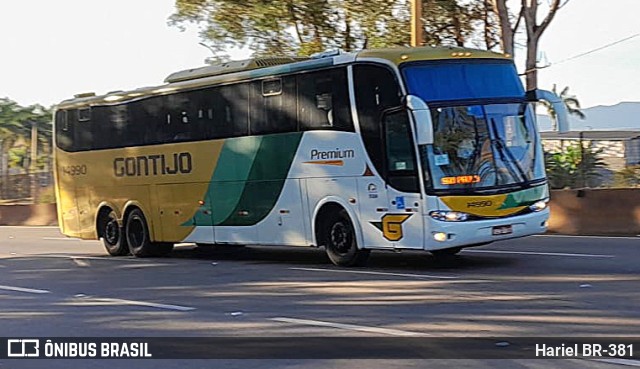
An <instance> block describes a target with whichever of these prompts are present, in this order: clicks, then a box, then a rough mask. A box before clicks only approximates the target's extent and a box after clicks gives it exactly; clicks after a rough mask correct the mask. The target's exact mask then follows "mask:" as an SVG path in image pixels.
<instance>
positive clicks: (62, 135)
mask: <svg viewBox="0 0 640 369" xmlns="http://www.w3.org/2000/svg"><path fill="white" fill-rule="evenodd" d="M56 145H57V146H58V147H59V148H60V149H62V150H64V151H72V145H73V127H72V126H71V125H70V124H69V121H68V120H67V111H66V110H58V111H57V112H56Z"/></svg>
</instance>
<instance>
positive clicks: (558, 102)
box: [527, 90, 569, 133]
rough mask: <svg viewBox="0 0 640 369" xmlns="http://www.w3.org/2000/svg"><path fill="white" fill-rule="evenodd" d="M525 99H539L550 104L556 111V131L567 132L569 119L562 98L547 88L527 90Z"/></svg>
mask: <svg viewBox="0 0 640 369" xmlns="http://www.w3.org/2000/svg"><path fill="white" fill-rule="evenodd" d="M527 100H529V101H540V100H544V101H546V102H548V103H549V104H551V107H553V110H554V111H555V112H556V121H557V122H558V132H560V133H565V132H569V119H568V114H567V108H566V106H565V105H564V102H563V101H562V99H561V98H560V97H559V96H558V95H556V94H554V93H553V92H551V91H547V90H532V91H527Z"/></svg>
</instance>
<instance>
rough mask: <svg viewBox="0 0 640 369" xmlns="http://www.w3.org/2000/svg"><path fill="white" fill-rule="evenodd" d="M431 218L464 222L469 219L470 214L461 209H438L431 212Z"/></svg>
mask: <svg viewBox="0 0 640 369" xmlns="http://www.w3.org/2000/svg"><path fill="white" fill-rule="evenodd" d="M429 215H430V216H431V218H433V219H436V220H442V221H444V222H464V221H466V220H468V219H469V214H467V213H463V212H460V211H448V210H436V211H432V212H430V213H429Z"/></svg>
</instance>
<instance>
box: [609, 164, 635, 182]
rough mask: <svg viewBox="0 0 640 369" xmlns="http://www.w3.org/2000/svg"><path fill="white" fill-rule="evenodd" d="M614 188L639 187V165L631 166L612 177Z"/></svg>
mask: <svg viewBox="0 0 640 369" xmlns="http://www.w3.org/2000/svg"><path fill="white" fill-rule="evenodd" d="M613 186H614V187H640V165H631V166H628V167H626V168H624V169H622V170H619V171H617V172H616V173H615V174H614V176H613Z"/></svg>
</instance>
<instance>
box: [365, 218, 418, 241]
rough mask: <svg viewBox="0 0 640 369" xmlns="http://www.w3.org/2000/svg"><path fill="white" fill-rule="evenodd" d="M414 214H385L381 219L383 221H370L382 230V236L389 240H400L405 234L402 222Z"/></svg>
mask: <svg viewBox="0 0 640 369" xmlns="http://www.w3.org/2000/svg"><path fill="white" fill-rule="evenodd" d="M412 215H413V214H385V215H384V216H383V217H382V218H381V219H380V220H381V222H370V223H371V224H373V226H374V227H376V228H378V229H379V230H381V231H382V236H383V237H384V238H386V239H387V240H389V241H392V242H394V241H400V240H401V239H402V237H404V234H403V232H402V223H404V222H405V221H406V220H407V219H409V218H410V217H411V216H412Z"/></svg>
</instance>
